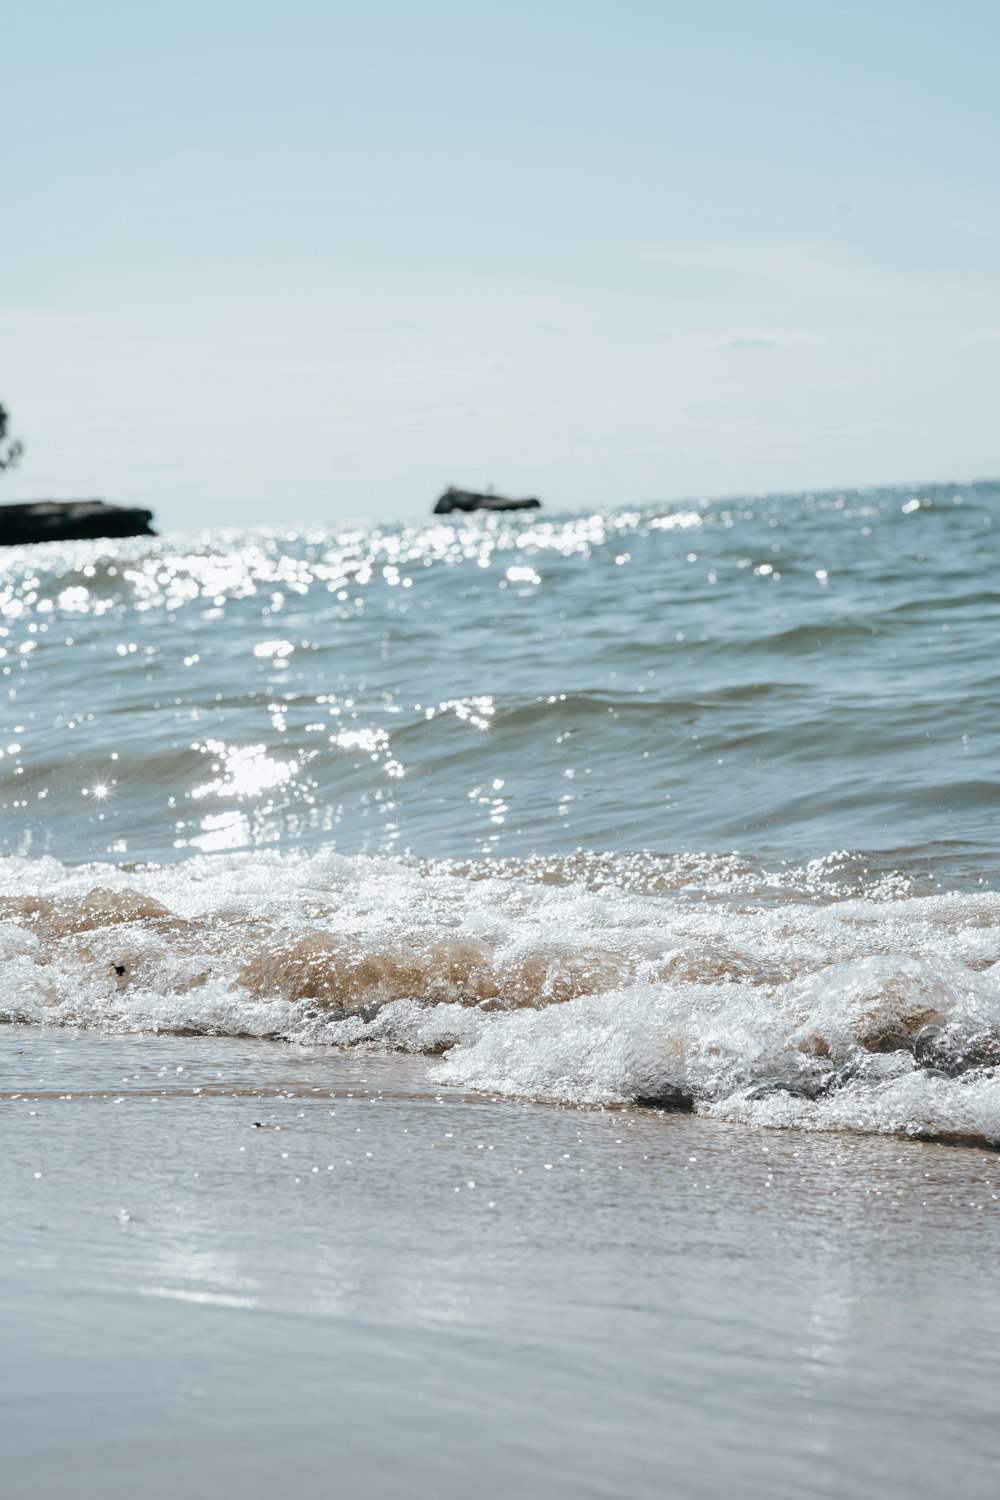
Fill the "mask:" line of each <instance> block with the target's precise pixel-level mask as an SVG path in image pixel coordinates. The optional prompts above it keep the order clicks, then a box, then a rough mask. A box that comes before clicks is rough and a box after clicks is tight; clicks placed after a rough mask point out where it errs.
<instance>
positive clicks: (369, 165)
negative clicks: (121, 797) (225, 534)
mask: <svg viewBox="0 0 1000 1500" xmlns="http://www.w3.org/2000/svg"><path fill="white" fill-rule="evenodd" d="M0 36H2V51H3V58H4V61H3V84H2V91H0V139H2V141H3V145H4V151H3V155H4V172H3V181H2V187H0V403H2V404H3V405H5V406H6V407H7V409H8V412H9V413H10V419H11V422H10V426H11V434H12V435H13V436H16V437H19V438H20V439H21V440H22V441H23V443H24V445H25V455H24V458H23V460H22V463H21V465H20V467H19V468H18V469H17V470H12V471H9V472H7V473H6V474H4V475H0V501H6V500H22V499H35V498H41V497H48V496H51V497H56V498H76V497H83V496H92V495H99V496H103V497H104V498H106V499H109V500H116V501H120V502H123V503H132V504H143V505H148V506H150V507H152V508H153V510H154V511H155V513H156V516H157V521H158V523H159V524H160V525H162V526H163V527H164V528H176V527H189V526H201V525H235V524H241V523H253V524H256V523H276V524H284V523H286V522H289V523H291V522H306V523H312V522H339V521H344V520H347V519H353V518H357V517H370V518H375V519H382V518H386V519H388V518H394V517H412V516H418V515H422V514H426V513H427V512H428V511H429V510H430V508H431V505H432V504H433V501H434V499H435V498H436V496H437V495H438V494H439V493H440V491H441V490H442V489H443V487H444V486H445V485H446V484H449V483H454V484H458V485H461V486H466V487H470V488H481V487H485V486H486V485H487V484H492V485H494V486H495V487H496V488H497V489H498V490H499V491H500V492H502V493H509V494H535V495H539V496H541V497H542V499H543V501H544V503H545V504H546V506H547V507H548V508H551V509H556V510H562V509H575V508H579V507H584V506H587V507H592V506H618V505H627V506H631V505H640V504H646V503H651V502H656V501H664V500H667V501H668V500H671V499H679V498H695V497H701V496H724V495H725V496H729V495H745V494H750V493H759V492H761V491H775V490H790V489H792V490H798V489H825V488H837V487H841V486H852V485H864V484H884V483H893V482H919V481H923V480H926V481H930V480H949V479H971V478H981V477H988V476H994V475H996V474H998V473H1000V423H998V422H997V418H996V410H997V405H998V401H997V395H998V383H1000V174H998V171H997V161H998V159H1000V90H998V89H997V87H996V78H995V69H996V58H997V56H998V55H1000V6H998V5H997V4H996V3H995V0H989V3H985V0H951V3H948V4H945V3H930V0H864V3H858V0H836V3H827V0H699V3H698V4H692V3H691V0H685V3H683V4H678V3H674V0H658V3H646V0H617V3H613V4H612V3H593V0H533V3H530V4H528V3H523V0H504V3H503V4H500V3H497V0H495V3H493V4H490V5H485V4H480V3H475V0H466V3H463V4H458V3H452V0H423V3H420V4H416V3H408V4H402V3H397V0H367V3H366V4H365V5H364V6H360V5H358V4H356V3H355V4H352V5H350V6H348V5H345V4H341V3H338V0H322V3H320V0H284V3H283V4H281V5H276V4H274V3H273V0H272V3H268V4H261V3H257V0H239V3H234V0H199V3H197V4H193V3H189V0H173V3H172V4H171V5H170V6H155V7H154V6H152V5H149V4H137V3H136V0H128V3H119V4H114V3H109V0H91V3H89V4H88V5H86V6H82V5H80V4H79V3H78V0H72V3H68V4H67V3H52V0H34V3H33V4H31V5H30V6H28V5H22V6H20V7H14V6H13V5H9V6H4V7H0Z"/></svg>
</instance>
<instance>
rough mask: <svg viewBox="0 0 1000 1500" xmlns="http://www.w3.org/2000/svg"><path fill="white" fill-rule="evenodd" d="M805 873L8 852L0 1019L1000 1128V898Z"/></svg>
mask: <svg viewBox="0 0 1000 1500" xmlns="http://www.w3.org/2000/svg"><path fill="white" fill-rule="evenodd" d="M545 878H548V877H545ZM799 895H800V899H795V900H789V899H787V896H788V892H787V891H778V892H776V893H773V894H771V893H769V894H768V895H767V898H766V899H761V898H759V897H757V898H754V897H751V896H750V895H746V894H742V895H738V896H734V895H732V894H731V893H729V894H726V895H725V899H718V898H717V899H710V900H706V899H703V898H701V897H699V898H697V899H696V898H695V897H693V896H692V895H690V894H688V893H685V892H683V891H677V890H667V891H659V892H657V893H654V894H649V893H645V892H642V891H635V890H628V889H625V890H623V889H621V888H620V887H618V886H615V885H604V886H602V887H601V888H600V889H596V890H595V889H592V888H591V887H590V886H589V885H588V884H587V883H586V882H585V881H583V880H575V881H573V880H570V881H567V882H566V883H563V884H549V883H542V878H541V877H540V878H538V879H536V878H533V873H532V870H531V867H530V865H529V866H525V867H523V868H522V869H521V870H520V871H519V872H518V873H516V874H513V873H508V874H504V873H502V872H501V873H496V874H488V873H486V874H484V873H483V872H481V871H480V872H472V873H469V874H458V873H455V872H454V871H453V870H451V869H449V868H448V867H447V866H434V865H429V866H421V867H417V866H414V865H410V864H406V863H403V862H398V861H392V860H370V859H361V858H358V859H354V858H346V857H344V856H341V855H338V854H336V853H334V852H331V851H323V852H321V853H319V854H316V855H313V856H311V857H308V858H304V857H290V856H280V855H277V854H260V853H257V854H252V855H232V856H226V857H220V858H214V859H207V858H202V857H199V858H195V859H191V860H188V861H185V862H183V863H180V864H177V865H171V866H163V867H150V868H143V869H137V870H126V869H119V868H116V867H113V866H93V865H92V866H86V867H76V868H69V867H64V866H62V865H60V864H59V863H58V862H57V861H55V860H51V859H44V860H38V861H26V860H5V861H2V862H0V896H2V897H4V898H7V899H6V900H5V901H3V902H2V903H0V917H2V919H3V920H0V957H2V958H3V960H4V967H3V983H2V988H0V1016H2V1017H3V1018H4V1019H6V1020H9V1021H27V1022H34V1023H43V1024H51V1023H58V1024H63V1025H82V1026H96V1027H102V1028H106V1029H109V1030H116V1031H120V1030H139V1031H141V1030H156V1031H194V1032H211V1033H217V1034H233V1035H252V1036H269V1037H279V1038H287V1039H289V1040H294V1041H297V1042H307V1043H313V1044H335V1045H339V1046H361V1047H375V1048H402V1049H405V1050H407V1051H414V1052H424V1053H428V1054H431V1055H432V1056H434V1057H435V1058H437V1057H438V1055H439V1054H443V1056H441V1058H440V1060H439V1061H437V1060H436V1061H434V1062H433V1063H432V1064H431V1066H432V1067H433V1068H434V1070H435V1076H436V1077H437V1078H438V1079H439V1080H440V1081H441V1082H442V1083H447V1084H451V1085H456V1086H461V1087H464V1088H476V1089H484V1090H489V1091H492V1092H500V1093H505V1094H509V1095H517V1096H524V1097H545V1098H554V1099H559V1100H564V1101H566V1102H571V1103H581V1104H584V1103H585V1104H612V1103H627V1102H629V1101H636V1100H639V1101H643V1100H645V1101H659V1102H661V1103H662V1104H664V1105H667V1106H669V1105H678V1104H690V1105H693V1107H695V1108H697V1109H698V1110H700V1111H703V1112H706V1113H709V1114H712V1115H717V1116H719V1117H721V1118H726V1119H733V1120H743V1121H745V1122H747V1123H750V1124H768V1125H796V1126H800V1127H803V1128H809V1129H845V1128H850V1129H858V1130H891V1131H901V1132H909V1133H912V1134H920V1135H927V1134H930V1135H937V1136H941V1137H955V1138H975V1139H982V1140H985V1141H991V1142H992V1141H997V1142H1000V1074H998V1071H997V1069H998V1065H1000V965H998V964H997V959H998V958H1000V897H998V896H996V895H995V894H993V893H977V894H974V895H948V896H930V897H921V898H909V899H895V900H886V899H871V898H867V899H865V898H854V899H851V900H846V901H839V902H837V901H832V900H830V899H829V896H828V894H827V893H824V894H823V895H822V897H821V898H814V899H812V900H806V899H801V893H799Z"/></svg>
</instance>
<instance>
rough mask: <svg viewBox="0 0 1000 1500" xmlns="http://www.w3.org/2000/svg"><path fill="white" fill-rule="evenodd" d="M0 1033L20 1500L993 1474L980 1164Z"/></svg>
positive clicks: (893, 1148)
mask: <svg viewBox="0 0 1000 1500" xmlns="http://www.w3.org/2000/svg"><path fill="white" fill-rule="evenodd" d="M5 1035H6V1038H7V1040H8V1041H9V1042H10V1044H11V1045H10V1046H9V1047H8V1048H6V1049H5V1053H4V1060H3V1065H2V1085H3V1091H4V1093H5V1094H6V1095H8V1096H9V1095H10V1093H12V1092H22V1094H24V1095H26V1096H27V1097H24V1098H22V1100H21V1101H18V1102H16V1103H15V1102H11V1101H10V1099H9V1097H8V1098H5V1099H4V1101H3V1104H2V1106H0V1107H2V1108H3V1109H4V1111H5V1123H6V1125H7V1129H6V1132H5V1134H6V1142H7V1150H6V1152H5V1157H4V1162H3V1164H2V1167H0V1182H2V1185H3V1194H2V1196H3V1201H4V1209H5V1211H4V1214H3V1218H2V1223H0V1248H2V1250H3V1252H4V1253H3V1259H2V1270H0V1309H2V1315H3V1317H4V1321H5V1326H6V1328H7V1330H8V1343H7V1347H8V1359H7V1360H6V1361H5V1370H6V1374H5V1375H4V1376H2V1377H0V1381H2V1395H3V1398H4V1400H3V1409H4V1410H5V1412H6V1413H7V1416H6V1418H5V1419H4V1428H5V1431H4V1432H3V1435H2V1450H3V1453H4V1455H5V1470H6V1475H7V1480H8V1489H7V1493H8V1494H9V1495H10V1496H11V1500H27V1497H28V1496H31V1500H47V1497H48V1496H52V1497H55V1496H56V1495H62V1494H65V1493H66V1490H67V1488H72V1490H73V1493H74V1494H77V1495H80V1496H83V1497H89V1496H91V1495H93V1496H95V1497H96V1496H97V1495H98V1494H100V1495H102V1496H105V1497H107V1496H112V1497H117V1496H119V1495H121V1496H123V1497H124V1496H125V1495H126V1494H133V1493H134V1492H135V1489H136V1488H137V1487H138V1486H139V1485H140V1484H141V1486H142V1488H143V1491H144V1493H147V1494H149V1495H151V1496H153V1497H154V1500H156V1497H160V1496H163V1497H166V1496H168V1495H170V1496H171V1497H172V1496H174V1495H176V1494H177V1493H178V1492H181V1493H185V1494H190V1495H205V1496H208V1495H215V1494H218V1493H221V1492H226V1493H235V1492H239V1493H240V1494H241V1495H243V1496H244V1497H246V1500H253V1497H256V1496H258V1495H259V1496H261V1497H263V1496H264V1495H265V1494H270V1493H273V1490H274V1486H275V1485H276V1484H278V1483H281V1484H282V1485H284V1486H285V1487H288V1486H290V1485H294V1486H295V1488H296V1491H297V1493H300V1494H302V1495H304V1496H309V1497H311V1496H313V1495H315V1496H317V1497H319V1496H320V1495H322V1494H328V1493H329V1489H330V1485H331V1483H334V1482H335V1483H336V1486H337V1487H338V1488H339V1489H340V1490H341V1491H342V1492H344V1493H357V1492H359V1491H360V1490H361V1489H362V1488H364V1490H365V1492H366V1493H367V1494H370V1495H372V1496H374V1497H379V1500H381V1497H387V1500H388V1497H394V1496H396V1495H400V1496H402V1495H404V1494H409V1495H417V1496H422V1495H427V1496H430V1495H434V1496H435V1497H442V1496H451V1495H455V1496H456V1497H457V1496H459V1495H462V1494H466V1493H467V1492H468V1484H469V1480H470V1477H471V1476H472V1475H478V1476H479V1482H480V1483H483V1484H485V1487H486V1490H487V1492H488V1493H493V1494H501V1493H512V1492H513V1491H514V1490H515V1489H517V1490H519V1491H520V1492H523V1493H526V1494H529V1495H542V1494H545V1495H552V1496H557V1497H561V1496H565V1497H566V1500H570V1497H571V1496H579V1495H581V1494H588V1495H594V1496H606V1497H608V1500H618V1497H620V1496H621V1495H623V1494H628V1495H629V1496H637V1497H645V1496H649V1497H650V1500H652V1497H653V1496H660V1495H662V1494H663V1493H664V1485H665V1484H667V1485H669V1486H671V1487H672V1488H673V1490H674V1491H675V1492H676V1493H684V1494H690V1495H704V1496H706V1497H709V1496H717V1495H719V1494H721V1493H739V1494H740V1495H741V1497H742V1496H751V1497H757V1496H759V1497H761V1500H764V1496H773V1495H774V1494H776V1493H794V1494H795V1495H796V1496H802V1497H811V1496H816V1497H820V1496H827V1495H833V1494H841V1493H850V1494H851V1495H852V1496H860V1497H876V1496H877V1497H879V1500H883V1497H886V1496H895V1495H897V1494H898V1495H899V1496H903V1495H907V1496H912V1495H920V1496H927V1497H928V1500H930V1497H932V1496H938V1495H940V1494H941V1493H942V1492H944V1488H945V1486H946V1485H947V1484H948V1483H950V1484H951V1485H952V1487H954V1486H955V1485H958V1486H959V1488H960V1489H961V1492H962V1494H963V1496H977V1497H978V1496H980V1495H982V1496H983V1500H985V1497H986V1496H987V1495H989V1494H991V1493H992V1488H993V1482H994V1478H995V1464H996V1461H997V1458H998V1457H1000V1440H998V1439H997V1438H996V1436H995V1435H994V1434H995V1429H994V1424H993V1423H992V1421H991V1419H990V1411H989V1403H990V1397H991V1391H992V1386H991V1384H990V1381H989V1379H988V1372H989V1370H991V1369H992V1368H993V1367H994V1361H995V1356H994V1350H995V1348H996V1344H997V1339H998V1337H1000V1313H998V1312H997V1308H998V1307H1000V1299H998V1298H997V1297H996V1296H995V1295H992V1293H993V1292H995V1291H998V1290H1000V1285H998V1283H1000V1270H998V1267H997V1264H996V1257H995V1235H996V1226H997V1213H998V1209H1000V1199H998V1196H997V1194H998V1191H1000V1171H998V1164H997V1161H996V1158H995V1156H993V1155H992V1154H990V1153H987V1152H984V1151H980V1150H967V1151H962V1152H956V1151H955V1150H954V1149H952V1148H948V1147H943V1146H936V1145H930V1144H926V1143H916V1142H910V1141H901V1140H896V1139H887V1138H885V1137H871V1136H846V1135H837V1136H834V1135H815V1136H813V1135H808V1134H806V1133H799V1132H782V1133H778V1132H773V1131H766V1132H760V1131H750V1130H747V1129H745V1128H744V1127H741V1126H736V1125H730V1124H726V1123H723V1122H718V1121H711V1120H703V1119H699V1118H698V1117H692V1116H663V1115H652V1114H649V1113H643V1112H638V1111H636V1112H632V1113H631V1114H630V1113H628V1112H625V1111H598V1110H593V1111H581V1110H576V1109H569V1108H566V1107H560V1108H553V1107H551V1106H547V1105H542V1104H532V1103H519V1102H512V1101H510V1100H505V1099H496V1098H488V1097H483V1096H469V1095H462V1094H460V1093H458V1092H457V1091H456V1092H454V1093H453V1092H451V1091H445V1090H441V1089H435V1088H434V1087H433V1083H432V1082H431V1084H430V1085H428V1081H427V1078H426V1072H425V1069H424V1067H423V1065H422V1062H421V1060H419V1059H412V1058H405V1057H400V1056H398V1055H393V1056H387V1057H374V1056H371V1055H369V1056H359V1055H357V1054H351V1055H345V1054H343V1053H333V1052H327V1051H323V1052H320V1051H316V1050H308V1049H305V1048H297V1047H294V1046H289V1045H287V1044H285V1045H278V1044H274V1043H269V1042H264V1041H258V1042H250V1043H247V1042H245V1041H242V1040H238V1039H230V1038H215V1037H162V1036H161V1037H154V1036H149V1035H127V1036H115V1035H108V1034H102V1033H94V1032H79V1033H76V1034H73V1035H70V1034H68V1033H62V1032H57V1031H43V1030H40V1029H36V1028H32V1027H19V1028H10V1029H9V1030H7V1031H6V1032H5ZM19 1083H20V1084H21V1085H23V1088H21V1089H19V1088H18V1084H19ZM154 1088H159V1089H161V1090H162V1089H167V1090H168V1094H167V1096H166V1097H160V1098H156V1099H154V1098H153V1097H151V1090H153V1089H154ZM89 1090H93V1091H94V1092H95V1093H100V1094H101V1095H102V1097H100V1098H94V1099H90V1098H87V1097H85V1096H86V1095H87V1093H88V1091H89ZM35 1094H38V1096H39V1097H38V1102H32V1100H33V1098H34V1096H35ZM67 1096H72V1097H67ZM255 1122H257V1127H258V1128H255ZM36 1174H40V1175H36ZM473 1183H474V1184H475V1186H472V1184H473ZM956 1329H962V1330H963V1332H962V1337H961V1338H960V1339H956V1337H955V1333H956ZM942 1371H946V1372H947V1379H946V1380H945V1379H943V1378H942ZM54 1412H57V1413H58V1417H57V1418H55V1419H54V1416H53V1413H54ZM928 1422H933V1423H934V1426H935V1429H936V1438H935V1443H934V1445H933V1447H932V1449H931V1450H930V1451H928V1448H927V1445H926V1434H927V1424H928Z"/></svg>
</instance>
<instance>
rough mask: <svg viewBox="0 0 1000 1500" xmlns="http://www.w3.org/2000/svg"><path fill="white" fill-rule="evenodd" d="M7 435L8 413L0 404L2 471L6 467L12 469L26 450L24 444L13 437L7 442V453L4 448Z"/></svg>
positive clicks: (0, 470) (0, 463)
mask: <svg viewBox="0 0 1000 1500" xmlns="http://www.w3.org/2000/svg"><path fill="white" fill-rule="evenodd" d="M6 436H7V413H6V411H5V409H4V408H3V407H2V406H0V472H2V471H3V470H4V469H12V468H13V467H14V465H15V464H16V463H17V461H18V459H19V458H20V457H21V454H22V453H23V452H24V444H23V443H17V442H15V441H14V440H13V438H12V439H11V440H10V442H8V444H7V451H6V453H5V452H4V449H3V442H4V438H5V437H6Z"/></svg>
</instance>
